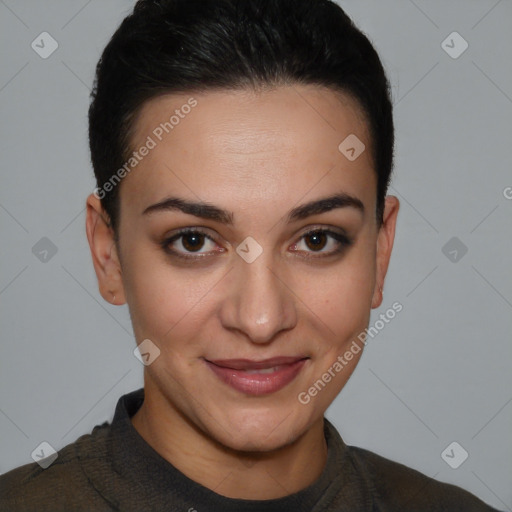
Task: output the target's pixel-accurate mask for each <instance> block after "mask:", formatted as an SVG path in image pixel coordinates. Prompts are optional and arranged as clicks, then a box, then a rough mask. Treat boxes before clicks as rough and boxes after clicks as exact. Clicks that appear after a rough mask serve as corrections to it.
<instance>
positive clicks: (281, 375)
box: [206, 359, 306, 395]
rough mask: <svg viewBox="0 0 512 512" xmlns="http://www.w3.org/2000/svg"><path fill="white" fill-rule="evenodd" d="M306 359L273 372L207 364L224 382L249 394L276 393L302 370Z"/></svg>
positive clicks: (207, 362)
mask: <svg viewBox="0 0 512 512" xmlns="http://www.w3.org/2000/svg"><path fill="white" fill-rule="evenodd" d="M305 363H306V359H300V360H299V361H297V362H295V363H292V364H286V365H282V366H280V367H278V368H277V369H276V370H275V371H274V372H272V373H248V372H245V371H243V370H234V369H233V368H225V367H223V366H218V365H216V364H213V363H210V362H209V361H206V364H207V365H208V366H209V367H210V368H211V369H212V371H213V372H214V373H215V375H217V377H219V378H220V380H222V381H223V382H225V383H226V384H228V385H229V386H231V387H232V388H234V389H236V390H237V391H241V392H242V393H245V394H247V395H267V394H269V393H275V392H276V391H279V390H280V389H282V388H284V387H285V386H286V385H287V384H289V383H290V382H291V381H292V380H293V379H294V378H295V377H296V376H297V375H298V373H299V372H300V371H301V370H302V368H303V367H304V364H305Z"/></svg>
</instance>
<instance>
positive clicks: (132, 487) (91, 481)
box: [0, 389, 494, 512]
mask: <svg viewBox="0 0 512 512" xmlns="http://www.w3.org/2000/svg"><path fill="white" fill-rule="evenodd" d="M143 400H144V390H143V389H139V390H138V391H134V392H132V393H129V394H127V395H124V396H123V397H121V398H120V399H119V402H118V404H117V407H116V411H115V415H114V419H113V421H112V423H111V424H108V423H104V424H102V425H98V426H96V427H94V429H93V431H92V433H91V434H86V435H83V436H81V437H80V438H78V439H77V440H76V441H75V442H74V443H71V444H69V445H67V446H65V447H64V448H62V449H61V450H60V451H59V452H58V457H57V459H56V460H55V461H54V462H53V463H52V464H51V465H50V466H49V467H48V468H47V469H42V468H41V467H40V466H39V465H38V464H37V463H35V462H34V463H32V464H27V465H25V466H21V467H19V468H16V469H13V470H12V471H10V472H8V473H6V474H4V475H2V476H0V510H1V511H2V512H8V511H16V512H17V511H38V512H44V511H48V512H50V511H51V512H59V511H66V512H70V511H85V510H87V511H105V512H106V511H112V510H122V511H146V510H147V511H149V510H151V511H164V510H165V511H173V512H174V511H176V512H216V511H219V512H220V511H222V512H256V511H258V512H286V511H293V512H306V511H310V512H311V511H312V512H331V511H339V512H341V511H350V512H358V511H372V512H377V511H382V512H384V511H389V512H400V511H403V512H406V511H407V512H422V511H425V512H426V511H429V512H433V511H450V512H454V511H464V512H480V511H481V512H484V511H487V512H488V511H492V510H494V509H492V508H491V507H489V506H487V505H486V504H485V503H483V502H482V501H480V500H479V499H478V498H476V497H475V496H473V495H472V494H470V493H468V492H466V491H464V490H462V489H460V488H459V487H455V486H452V485H449V484H444V483H440V482H438V481H436V480H433V479H431V478H429V477H427V476H425V475H423V474H421V473H419V472H417V471H415V470H413V469H410V468H407V467H406V466H403V465H401V464H398V463H396V462H392V461H390V460H387V459H384V458H383V457H380V456H379V455H376V454H374V453H372V452H369V451H367V450H363V449H361V448H356V447H352V446H347V445H345V443H344V442H343V440H342V439H341V437H340V435H339V434H338V432H337V431H336V429H335V428H334V427H333V425H332V424H331V423H329V421H327V420H325V421H324V431H325V436H326V441H327V445H328V457H327V464H326V467H325V469H324V471H323V473H322V474H321V476H320V477H319V478H318V480H317V481H316V482H314V483H313V484H312V485H310V486H309V487H307V488H306V489H304V490H302V491H300V492H298V493H295V494H292V495H290V496H286V497H284V498H280V499H273V500H264V501H249V500H238V499H231V498H226V497H224V496H221V495H219V494H216V493H215V492H213V491H211V490H209V489H207V488H206V487H203V486H202V485H200V484H198V483H196V482H194V481H193V480H190V479H189V478H187V477H186V476H185V475H184V474H182V473H181V472H180V471H178V470H177V469H176V468H175V467H174V466H173V465H172V464H170V463H169V462H167V461H166V460H165V459H164V458H162V457H161V456H160V455H159V454H158V453H157V452H156V451H155V450H153V448H151V447H150V446H149V445H148V444H147V443H146V442H145V441H144V439H143V438H142V437H141V436H140V435H139V434H138V432H137V431H136V430H135V428H134V427H133V425H132V423H131V421H130V417H131V416H133V415H134V414H135V412H136V411H137V410H138V408H139V407H140V406H141V404H142V402H143Z"/></svg>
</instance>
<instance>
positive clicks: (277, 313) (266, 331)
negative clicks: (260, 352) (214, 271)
mask: <svg viewBox="0 0 512 512" xmlns="http://www.w3.org/2000/svg"><path fill="white" fill-rule="evenodd" d="M264 255H265V252H264V253H263V254H262V255H261V256H260V257H259V258H258V259H257V260H256V261H253V262H252V263H247V262H246V261H244V260H243V259H242V258H240V259H239V260H238V261H236V263H235V269H233V271H232V272H230V273H229V277H228V279H229V282H228V287H229V293H228V296H227V298H226V300H225V301H224V302H223V305H222V309H221V321H222V324H223V326H224V328H226V329H228V330H235V331H239V332H242V333H243V334H244V335H245V336H246V337H247V338H249V340H250V341H251V342H252V343H258V344H266V343H269V342H271V341H272V340H273V339H274V338H275V337H276V335H277V334H278V333H279V332H280V331H286V330H289V329H292V328H293V327H294V326H295V325H296V323H297V312H296V306H295V302H294V298H295V296H294V294H293V292H292V291H291V290H290V289H289V288H288V287H287V285H286V283H285V281H284V276H282V275H280V273H279V271H278V270H277V269H278V267H277V266H276V265H272V261H271V260H270V258H266V257H265V256H264Z"/></svg>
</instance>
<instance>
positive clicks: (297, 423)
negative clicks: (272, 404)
mask: <svg viewBox="0 0 512 512" xmlns="http://www.w3.org/2000/svg"><path fill="white" fill-rule="evenodd" d="M219 423H220V424H221V428H218V427H219ZM219 423H217V424H216V425H212V426H214V427H217V428H215V429H214V430H215V434H214V437H215V438H216V440H217V441H218V442H220V443H221V444H223V445H224V446H226V447H228V448H230V449H232V450H235V451H242V452H254V451H257V452H270V451H273V450H277V449H279V448H282V447H284V446H287V445H289V444H292V443H293V442H294V441H296V440H297V439H298V438H299V437H300V436H301V435H302V434H304V433H305V432H306V431H307V430H308V428H309V427H310V425H309V424H308V421H307V418H300V417H298V415H297V413H296V412H295V411H293V410H290V411H284V412H283V411H282V410H281V411H280V412H279V413H276V414H272V415H270V414H269V413H268V411H267V414H265V413H264V412H262V411H244V412H241V411H237V412H236V413H234V414H232V415H226V416H225V417H224V418H223V421H222V422H219ZM222 427H224V428H222Z"/></svg>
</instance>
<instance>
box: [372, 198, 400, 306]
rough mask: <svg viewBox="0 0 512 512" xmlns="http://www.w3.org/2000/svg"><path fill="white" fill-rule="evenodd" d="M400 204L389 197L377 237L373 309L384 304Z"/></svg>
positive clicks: (396, 199) (395, 199)
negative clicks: (384, 289)
mask: <svg viewBox="0 0 512 512" xmlns="http://www.w3.org/2000/svg"><path fill="white" fill-rule="evenodd" d="M399 209H400V202H399V201H398V198H396V197H395V196H387V197H386V202H385V206H384V215H383V222H382V225H381V227H380V229H379V233H378V235H377V255H376V276H375V288H374V292H373V298H372V309H375V308H378V307H379V306H380V305H381V304H382V299H383V288H384V281H385V279H386V273H387V271H388V266H389V260H390V258H391V251H392V249H393V243H394V240H395V228H396V221H397V218H398V210H399Z"/></svg>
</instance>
